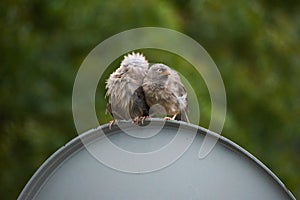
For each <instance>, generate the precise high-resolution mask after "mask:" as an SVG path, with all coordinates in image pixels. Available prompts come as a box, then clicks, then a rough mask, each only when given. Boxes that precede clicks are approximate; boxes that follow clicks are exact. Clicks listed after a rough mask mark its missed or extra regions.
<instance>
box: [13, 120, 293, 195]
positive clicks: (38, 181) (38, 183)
mask: <svg viewBox="0 0 300 200" xmlns="http://www.w3.org/2000/svg"><path fill="white" fill-rule="evenodd" d="M147 121H151V123H152V124H153V125H158V124H162V123H165V127H170V128H174V127H178V126H179V125H180V126H181V127H183V128H187V129H191V128H192V129H194V130H195V129H196V130H197V133H200V134H203V135H206V134H209V135H210V136H212V137H217V138H219V141H218V142H220V143H221V144H222V145H224V146H225V147H227V148H229V149H231V150H233V151H235V152H237V153H240V154H242V155H244V156H246V157H247V158H249V159H250V161H252V162H254V163H255V164H256V165H257V166H258V167H260V168H261V169H263V170H264V171H265V172H267V174H268V175H269V176H270V177H271V178H272V179H273V180H274V181H275V182H276V183H278V184H279V186H280V187H281V188H282V189H283V190H284V191H285V192H286V194H287V195H288V196H289V197H290V198H291V199H294V200H296V198H295V197H294V196H293V194H292V193H291V192H290V191H289V190H288V189H287V187H286V186H285V185H284V184H283V183H282V182H281V180H280V179H279V178H278V177H277V176H276V175H275V174H274V173H273V172H272V171H271V170H270V169H269V168H268V167H267V166H265V165H264V164H263V163H262V162H261V161H259V160H258V159H257V158H256V157H254V156H253V155H252V154H251V153H249V152H248V151H246V150H245V149H243V148H242V147H240V146H239V145H237V144H236V143H234V142H233V141H231V140H229V139H227V138H225V137H224V136H221V135H219V134H217V133H214V132H212V131H210V130H208V129H205V128H203V127H200V126H197V125H194V124H188V123H186V122H182V121H165V120H163V119H153V118H152V119H151V120H147ZM147 121H145V122H146V123H147ZM127 123H128V125H131V122H127ZM99 129H102V130H103V132H104V133H105V134H106V135H112V134H115V133H117V131H118V130H120V129H119V128H118V126H116V125H114V126H113V127H112V129H109V125H108V124H104V125H102V126H99V127H97V128H95V129H91V130H88V131H86V132H84V133H82V134H80V135H79V136H77V137H75V138H74V139H72V140H71V141H69V142H68V143H67V144H66V145H64V146H63V147H61V148H59V149H58V150H57V151H56V152H55V153H53V154H52V155H51V156H50V157H49V158H48V159H47V160H46V161H45V162H44V163H43V164H42V165H41V166H40V168H39V169H38V170H37V171H36V172H35V173H34V175H33V176H32V177H31V178H30V180H29V181H28V183H27V184H26V185H25V187H24V189H23V190H22V192H21V193H20V195H19V197H18V199H20V200H23V199H24V200H26V199H33V198H34V196H35V195H36V194H37V193H38V191H39V190H40V189H41V188H42V185H43V184H44V183H45V182H46V180H47V179H48V178H49V177H48V175H50V174H51V173H53V172H54V171H55V169H56V168H57V167H58V166H59V165H60V164H61V163H62V162H63V161H64V160H65V159H66V158H68V157H70V156H72V154H74V153H75V152H77V151H79V150H81V149H82V148H84V144H83V143H82V141H81V140H85V141H93V140H94V139H95V138H99V135H96V134H93V133H94V132H95V131H97V130H99Z"/></svg>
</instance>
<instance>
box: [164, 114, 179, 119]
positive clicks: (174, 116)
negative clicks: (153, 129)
mask: <svg viewBox="0 0 300 200" xmlns="http://www.w3.org/2000/svg"><path fill="white" fill-rule="evenodd" d="M177 115H178V114H175V115H173V117H164V119H165V120H175V118H176V116H177Z"/></svg>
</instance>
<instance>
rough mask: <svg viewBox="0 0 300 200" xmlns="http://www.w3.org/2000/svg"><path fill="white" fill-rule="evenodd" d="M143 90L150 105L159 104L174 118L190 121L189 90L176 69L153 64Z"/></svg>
mask: <svg viewBox="0 0 300 200" xmlns="http://www.w3.org/2000/svg"><path fill="white" fill-rule="evenodd" d="M143 90H144V93H145V98H146V102H147V104H148V105H149V107H151V106H154V105H155V104H159V105H161V106H162V107H163V108H164V109H165V111H166V114H167V115H171V116H173V119H178V120H182V121H186V122H189V120H188V117H187V108H188V101H187V92H186V90H185V87H184V85H183V84H182V82H181V80H180V77H179V75H178V74H177V72H176V71H174V70H172V69H171V68H170V67H168V66H166V65H164V64H154V65H152V66H151V67H150V69H149V71H148V73H147V75H146V76H145V79H144V81H143Z"/></svg>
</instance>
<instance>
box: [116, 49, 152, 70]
mask: <svg viewBox="0 0 300 200" xmlns="http://www.w3.org/2000/svg"><path fill="white" fill-rule="evenodd" d="M128 65H134V66H138V67H145V68H148V66H149V63H148V60H147V59H146V58H145V56H144V55H143V54H141V53H134V52H132V53H131V54H130V53H129V54H128V55H127V56H124V59H123V61H122V62H121V66H128Z"/></svg>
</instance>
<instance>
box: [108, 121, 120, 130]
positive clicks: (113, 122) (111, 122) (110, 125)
mask: <svg viewBox="0 0 300 200" xmlns="http://www.w3.org/2000/svg"><path fill="white" fill-rule="evenodd" d="M117 122H118V121H117V120H116V119H113V120H110V121H109V125H108V127H109V130H111V127H112V125H114V124H115V123H117Z"/></svg>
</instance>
